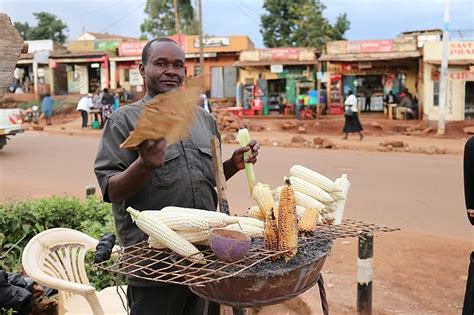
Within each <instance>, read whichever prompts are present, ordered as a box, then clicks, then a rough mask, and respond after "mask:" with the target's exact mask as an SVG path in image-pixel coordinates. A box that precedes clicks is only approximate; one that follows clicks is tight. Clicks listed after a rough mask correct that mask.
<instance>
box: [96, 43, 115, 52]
mask: <svg viewBox="0 0 474 315" xmlns="http://www.w3.org/2000/svg"><path fill="white" fill-rule="evenodd" d="M119 45H120V43H119V42H118V41H97V42H95V43H94V48H95V50H105V51H108V50H109V51H115V49H117V47H119Z"/></svg>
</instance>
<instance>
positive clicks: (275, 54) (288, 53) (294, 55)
mask: <svg viewBox="0 0 474 315" xmlns="http://www.w3.org/2000/svg"><path fill="white" fill-rule="evenodd" d="M299 59H300V49H299V48H270V49H262V50H260V60H299Z"/></svg>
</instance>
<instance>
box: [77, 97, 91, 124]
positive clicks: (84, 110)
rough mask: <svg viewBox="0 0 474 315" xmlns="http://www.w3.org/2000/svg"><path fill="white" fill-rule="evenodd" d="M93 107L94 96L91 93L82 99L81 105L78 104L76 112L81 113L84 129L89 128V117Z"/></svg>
mask: <svg viewBox="0 0 474 315" xmlns="http://www.w3.org/2000/svg"><path fill="white" fill-rule="evenodd" d="M93 106H94V103H93V102H92V94H90V93H89V94H87V95H86V96H83V97H81V99H80V100H79V103H78V104H77V108H76V110H77V111H78V112H81V116H82V129H86V128H87V116H88V115H89V112H90V110H91V108H92V107H93Z"/></svg>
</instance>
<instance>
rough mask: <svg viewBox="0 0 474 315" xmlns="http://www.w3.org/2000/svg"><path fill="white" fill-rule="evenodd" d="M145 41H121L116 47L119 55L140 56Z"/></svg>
mask: <svg viewBox="0 0 474 315" xmlns="http://www.w3.org/2000/svg"><path fill="white" fill-rule="evenodd" d="M146 43H147V41H145V40H142V41H134V42H122V43H120V45H119V47H118V51H119V56H121V57H122V56H141V54H142V51H143V47H145V45H146Z"/></svg>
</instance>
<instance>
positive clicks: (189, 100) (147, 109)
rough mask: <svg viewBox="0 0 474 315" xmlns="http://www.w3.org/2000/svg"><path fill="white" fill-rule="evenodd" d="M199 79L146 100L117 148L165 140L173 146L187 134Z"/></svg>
mask: <svg viewBox="0 0 474 315" xmlns="http://www.w3.org/2000/svg"><path fill="white" fill-rule="evenodd" d="M201 91H202V77H195V78H191V79H188V80H187V81H186V83H185V85H184V86H183V87H180V88H177V89H175V90H173V91H170V92H167V93H163V94H159V95H157V96H155V97H154V98H152V99H151V100H149V101H148V102H147V103H146V104H145V106H144V109H143V112H142V114H141V116H140V118H139V120H138V122H137V125H136V127H135V130H134V131H132V132H131V133H130V135H129V137H128V138H127V139H126V140H125V141H124V142H123V143H122V144H121V145H120V147H121V148H132V149H133V148H136V147H138V146H139V145H140V144H141V143H142V142H143V141H145V140H159V139H161V138H165V139H166V141H167V142H168V144H173V143H176V142H178V141H180V140H181V139H183V138H185V137H186V136H187V135H189V132H190V131H191V127H192V126H193V121H194V119H195V117H196V115H197V112H198V110H199V95H200V94H201Z"/></svg>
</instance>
